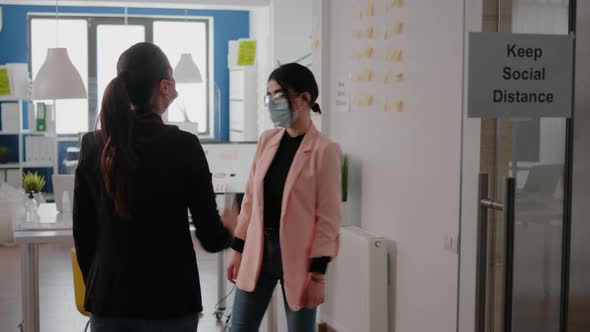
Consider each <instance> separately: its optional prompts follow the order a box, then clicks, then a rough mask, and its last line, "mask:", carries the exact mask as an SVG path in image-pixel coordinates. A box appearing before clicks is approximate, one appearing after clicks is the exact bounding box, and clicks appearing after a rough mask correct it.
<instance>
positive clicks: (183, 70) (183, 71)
mask: <svg viewBox="0 0 590 332" xmlns="http://www.w3.org/2000/svg"><path fill="white" fill-rule="evenodd" d="M187 16H188V10H186V9H185V10H184V21H185V22H186V21H187ZM173 76H174V80H175V81H176V82H177V83H202V82H203V76H202V75H201V71H200V70H199V67H198V66H197V64H196V63H195V61H194V60H193V56H192V55H191V54H190V53H183V54H181V55H180V61H178V64H177V65H176V67H174V73H173Z"/></svg>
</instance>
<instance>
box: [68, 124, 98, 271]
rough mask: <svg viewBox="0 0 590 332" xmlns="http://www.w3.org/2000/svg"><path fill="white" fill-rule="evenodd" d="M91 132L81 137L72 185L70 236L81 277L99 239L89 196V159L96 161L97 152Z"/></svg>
mask: <svg viewBox="0 0 590 332" xmlns="http://www.w3.org/2000/svg"><path fill="white" fill-rule="evenodd" d="M91 135H94V133H89V134H86V135H84V137H83V138H82V146H81V150H80V159H79V161H78V167H77V168H76V179H75V185H74V209H73V235H74V244H75V247H76V256H77V258H78V264H79V265H80V270H81V271H82V275H83V277H84V280H86V278H87V276H88V271H89V270H90V266H91V265H92V261H93V259H94V253H95V251H96V242H97V238H98V220H97V219H98V218H97V206H96V204H97V202H96V201H95V197H93V195H92V192H93V191H92V189H93V188H92V187H91V183H92V182H91V181H90V178H91V174H92V169H94V166H93V165H92V162H95V163H96V162H97V160H98V153H99V151H98V148H97V145H96V143H95V142H94V143H93V142H92V137H91ZM94 189H96V188H94Z"/></svg>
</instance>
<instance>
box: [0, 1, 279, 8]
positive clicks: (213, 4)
mask: <svg viewBox="0 0 590 332" xmlns="http://www.w3.org/2000/svg"><path fill="white" fill-rule="evenodd" d="M270 2H271V0H98V1H94V0H59V5H60V6H62V5H64V6H67V5H71V6H121V7H160V8H162V7H164V8H210V9H218V8H219V9H243V8H253V7H264V6H268V5H269V4H270ZM0 3H4V4H19V5H27V4H28V5H50V6H55V3H56V2H55V0H12V1H11V0H8V1H6V0H4V1H1V2H0Z"/></svg>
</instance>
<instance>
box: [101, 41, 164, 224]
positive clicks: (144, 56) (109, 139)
mask: <svg viewBox="0 0 590 332" xmlns="http://www.w3.org/2000/svg"><path fill="white" fill-rule="evenodd" d="M170 68H171V67H170V62H169V61H168V58H166V55H165V54H164V52H162V50H161V49H160V48H159V47H158V46H156V45H154V44H152V43H138V44H135V45H133V46H131V47H130V48H129V49H127V50H126V51H125V52H123V54H121V56H120V57H119V61H118V63H117V73H118V74H117V77H115V78H114V79H113V80H111V82H110V83H109V85H108V86H107V87H106V90H105V92H104V97H103V99H102V108H101V111H100V125H101V133H102V137H103V140H104V149H103V151H102V155H101V158H100V168H101V174H102V177H103V181H104V185H105V188H106V192H107V194H108V195H109V196H110V197H111V198H112V199H113V202H114V207H115V214H116V215H117V216H118V217H120V218H122V219H129V218H131V213H130V210H129V201H130V199H131V197H132V196H133V192H132V187H133V186H132V184H133V183H134V179H135V173H136V170H137V162H138V161H137V154H136V152H135V149H134V143H135V142H137V141H138V138H137V137H136V136H137V135H136V131H134V127H135V126H136V124H137V122H138V121H137V120H138V119H139V118H141V117H149V115H150V114H152V107H151V105H150V102H151V99H152V95H153V93H154V90H155V88H156V87H157V86H158V84H159V83H160V81H161V80H163V79H168V78H169V77H168V76H169V75H170V74H169V72H170V70H171V69H170ZM153 118H157V117H153ZM154 121H161V120H154Z"/></svg>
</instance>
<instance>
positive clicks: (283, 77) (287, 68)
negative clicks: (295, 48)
mask: <svg viewBox="0 0 590 332" xmlns="http://www.w3.org/2000/svg"><path fill="white" fill-rule="evenodd" d="M268 80H269V81H270V80H274V81H276V82H277V83H278V84H279V85H280V86H281V87H282V88H283V89H287V90H291V91H293V92H295V93H298V94H301V93H305V92H308V93H309V94H310V95H311V100H310V101H309V106H310V107H311V110H312V111H314V112H316V113H320V114H321V113H322V110H321V108H320V105H318V103H316V100H317V99H318V94H319V89H318V83H317V82H316V80H315V77H314V76H313V73H312V72H311V70H309V69H308V68H307V67H305V66H302V65H300V64H298V63H287V64H284V65H282V66H280V67H278V68H277V69H275V70H274V71H273V72H272V73H271V74H270V76H269V78H268Z"/></svg>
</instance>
